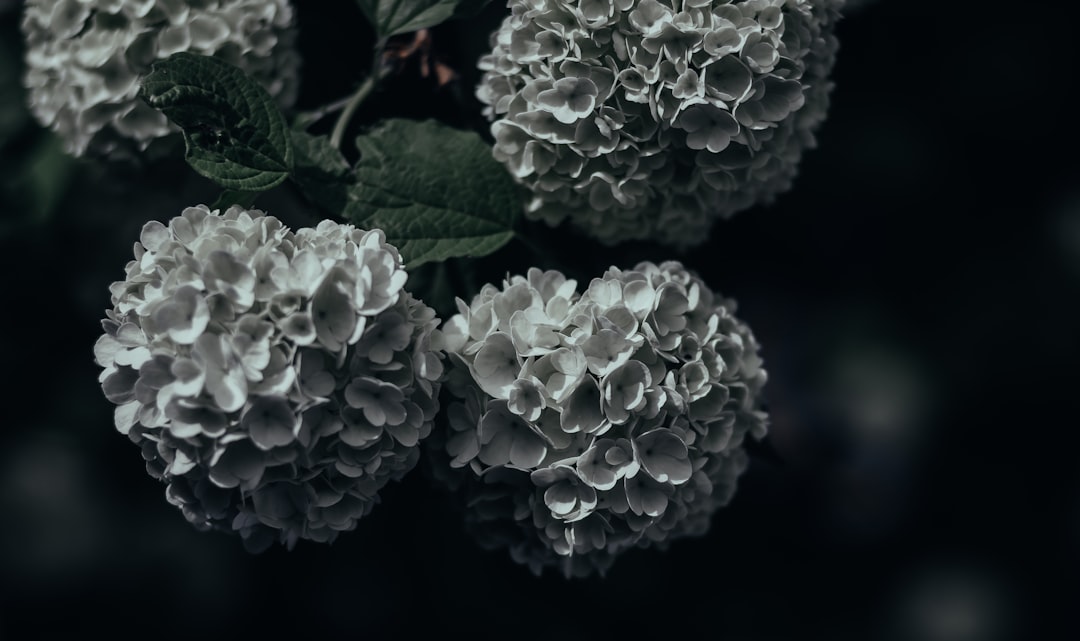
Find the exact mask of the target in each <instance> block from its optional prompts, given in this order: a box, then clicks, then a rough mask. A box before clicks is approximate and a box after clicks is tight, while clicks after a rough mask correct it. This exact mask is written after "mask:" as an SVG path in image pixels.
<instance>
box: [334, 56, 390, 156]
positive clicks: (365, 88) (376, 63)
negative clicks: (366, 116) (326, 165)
mask: <svg viewBox="0 0 1080 641" xmlns="http://www.w3.org/2000/svg"><path fill="white" fill-rule="evenodd" d="M385 47H386V42H385V40H380V41H379V42H378V43H377V44H376V45H375V52H374V58H373V59H372V61H371V72H370V73H369V74H368V77H367V78H365V79H364V82H363V83H361V84H360V88H359V89H357V90H356V93H354V94H353V95H352V98H349V102H347V103H346V104H345V109H344V110H343V111H342V112H341V115H340V116H338V119H337V122H335V123H334V131H333V132H332V133H331V134H330V144H331V145H333V146H334V148H336V149H341V139H342V138H344V137H345V129H346V128H348V126H349V121H350V120H352V117H353V114H355V113H356V110H357V109H358V108H359V107H360V104H361V103H362V102H364V100H366V99H367V97H368V96H369V95H371V92H372V91H374V89H375V85H377V84H379V81H380V80H382V76H383V74H384V70H383V66H382V58H383V49H384V48H385Z"/></svg>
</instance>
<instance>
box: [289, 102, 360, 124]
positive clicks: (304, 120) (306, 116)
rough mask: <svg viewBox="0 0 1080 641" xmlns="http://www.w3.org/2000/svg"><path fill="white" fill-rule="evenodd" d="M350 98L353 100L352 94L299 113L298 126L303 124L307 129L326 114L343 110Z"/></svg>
mask: <svg viewBox="0 0 1080 641" xmlns="http://www.w3.org/2000/svg"><path fill="white" fill-rule="evenodd" d="M350 100H352V96H346V97H344V98H340V99H338V100H335V101H334V102H332V103H330V104H328V105H325V106H323V107H319V108H318V109H315V110H313V111H305V112H303V113H300V114H297V116H296V123H297V124H296V126H302V127H303V128H304V129H307V128H308V127H310V126H311V125H314V124H315V123H317V122H319V121H320V120H322V119H323V118H325V117H326V116H329V115H330V114H332V113H334V112H336V111H341V110H342V109H344V108H345V105H347V104H349V101H350Z"/></svg>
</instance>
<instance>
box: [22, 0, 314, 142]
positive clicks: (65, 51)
mask: <svg viewBox="0 0 1080 641" xmlns="http://www.w3.org/2000/svg"><path fill="white" fill-rule="evenodd" d="M293 18H294V14H293V8H292V5H291V3H290V0H27V2H26V9H25V13H24V14H23V21H22V28H23V33H24V35H25V36H26V78H25V82H26V86H27V88H28V89H29V98H30V110H31V111H32V112H33V114H34V116H35V117H36V118H37V120H38V121H39V122H40V123H41V124H42V125H44V126H46V127H51V128H52V129H53V130H54V131H56V132H57V133H58V134H59V136H60V137H61V139H62V140H63V142H64V146H65V149H66V150H67V151H68V153H71V154H74V155H76V156H81V155H83V154H85V153H87V152H89V153H93V154H95V155H105V156H119V155H123V154H128V153H133V152H134V151H135V150H144V149H146V147H147V145H149V144H150V142H152V141H153V140H155V139H158V138H161V137H163V136H166V135H167V134H170V133H172V132H174V131H177V129H176V128H175V126H173V125H172V124H171V123H169V121H168V120H167V119H166V118H165V116H164V115H163V114H162V113H161V112H159V111H157V110H155V109H152V108H151V107H149V106H147V105H146V104H145V103H143V101H142V100H139V99H138V98H137V97H136V96H137V93H138V91H139V80H140V78H141V77H142V76H143V75H145V74H146V73H148V72H149V71H150V65H151V64H152V63H153V62H154V61H155V60H160V59H163V58H167V57H169V56H170V55H172V54H174V53H177V52H181V51H186V52H191V53H196V54H201V55H207V56H216V57H219V58H221V59H223V60H225V61H227V62H229V63H231V64H233V65H236V66H238V67H240V68H241V69H243V70H244V71H245V72H247V73H248V74H249V75H250V76H252V77H253V78H255V79H256V80H257V81H259V82H260V83H261V84H262V85H263V87H265V88H266V89H267V91H268V92H269V93H270V95H272V96H274V97H275V98H276V99H277V101H278V102H279V103H280V104H281V105H282V106H283V107H289V106H291V105H292V103H293V101H294V100H295V99H296V92H297V89H298V86H299V76H298V69H299V57H298V55H297V53H296V51H295V48H294V40H295V37H296V34H295V29H294V28H293Z"/></svg>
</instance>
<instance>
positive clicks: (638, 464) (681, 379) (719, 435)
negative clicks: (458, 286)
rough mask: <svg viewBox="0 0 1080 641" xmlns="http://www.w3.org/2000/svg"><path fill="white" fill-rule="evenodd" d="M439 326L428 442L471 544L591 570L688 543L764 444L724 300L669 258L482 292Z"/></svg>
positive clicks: (529, 560) (522, 280)
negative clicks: (441, 369)
mask: <svg viewBox="0 0 1080 641" xmlns="http://www.w3.org/2000/svg"><path fill="white" fill-rule="evenodd" d="M458 307H459V309H460V314H458V315H456V316H454V317H453V318H452V319H450V320H449V321H448V322H447V323H446V325H445V326H444V328H443V334H444V338H445V340H446V347H447V353H448V356H449V360H450V362H451V363H452V367H451V368H450V373H449V377H448V379H447V382H446V387H447V389H448V390H449V391H450V392H451V393H452V394H453V396H454V397H455V400H454V401H453V402H452V403H450V404H449V405H448V410H447V413H448V422H449V429H447V430H446V433H445V434H440V435H439V436H438V437H433V438H432V439H431V440H430V441H429V445H430V446H431V448H432V451H433V454H434V455H435V457H434V458H435V459H441V461H442V462H441V463H440V462H436V463H435V465H434V468H435V472H436V474H437V475H438V476H439V477H440V480H441V481H442V482H443V483H445V484H446V485H448V486H449V487H451V488H454V490H455V491H456V492H457V493H458V494H459V495H460V496H461V497H462V498H463V499H464V502H465V503H466V505H467V507H466V513H467V520H468V522H469V523H470V525H471V526H473V527H472V529H474V530H475V534H476V536H477V537H478V538H479V540H480V542H481V544H482V545H484V546H485V547H492V548H498V547H506V548H509V550H510V553H511V555H512V556H513V558H514V559H515V560H516V561H518V562H520V563H523V564H527V565H528V566H529V567H530V568H531V569H532V570H533V571H534V572H537V573H539V572H540V571H541V570H542V569H543V568H544V567H545V566H556V567H559V568H561V569H562V571H563V572H565V573H566V574H567V575H586V574H589V573H591V572H592V571H594V570H599V571H604V570H606V569H607V568H608V567H609V566H610V564H611V563H612V562H613V561H614V559H615V558H616V556H617V555H618V554H619V553H621V552H623V551H624V550H626V549H628V548H632V547H635V546H640V547H645V546H649V545H653V544H661V545H662V544H665V543H666V542H668V541H670V540H672V539H675V538H677V537H681V536H687V535H699V534H702V533H704V532H705V531H706V530H707V529H708V527H709V521H710V517H711V516H712V513H713V512H714V510H715V509H716V508H718V507H720V506H722V505H724V504H726V503H727V502H728V501H729V500H730V499H731V497H732V495H733V493H734V491H735V482H736V478H737V477H738V475H739V474H740V473H741V472H742V471H743V469H744V468H745V466H746V454H745V452H744V450H743V449H742V447H741V445H742V443H743V441H744V438H745V436H746V435H747V434H751V435H752V436H754V437H756V438H760V437H762V436H764V434H765V431H766V424H767V423H766V415H765V413H764V412H763V411H761V409H760V392H761V388H762V386H763V385H764V383H765V379H766V375H765V371H764V370H763V369H762V367H761V365H762V362H761V359H760V358H759V357H758V345H757V343H756V342H755V340H754V337H753V335H752V334H751V332H750V330H749V328H748V327H747V326H746V325H745V324H743V323H742V322H741V321H739V320H738V319H736V318H735V317H734V316H733V315H732V313H733V311H734V303H733V302H732V301H729V300H724V299H722V298H720V297H718V296H716V295H714V294H713V292H712V291H710V289H709V288H708V286H706V285H705V283H704V282H702V281H701V280H700V278H698V277H697V276H695V275H693V274H691V273H690V272H688V271H687V270H686V269H684V268H683V266H682V265H681V264H679V263H677V262H666V263H663V264H661V265H659V266H657V265H655V264H652V263H641V264H639V265H638V266H637V267H635V268H634V269H633V270H628V271H622V270H620V269H617V268H614V267H612V268H611V269H609V270H608V271H607V272H606V273H605V274H604V275H603V276H602V277H601V278H596V279H594V280H593V281H592V282H591V283H590V284H589V286H588V287H587V288H586V290H585V291H584V293H579V292H578V291H577V283H576V282H575V281H573V280H567V279H566V278H565V277H564V276H563V274H561V273H559V272H557V271H548V272H542V271H540V270H538V269H532V270H529V272H528V275H527V276H525V277H521V276H514V277H511V278H510V279H509V280H507V281H505V282H504V283H503V286H502V288H498V287H495V286H494V285H490V284H489V285H486V286H485V287H484V288H483V289H482V291H481V292H480V293H479V294H478V295H477V296H476V297H475V298H474V300H473V301H472V304H471V305H466V304H465V303H464V302H463V301H460V300H459V301H458Z"/></svg>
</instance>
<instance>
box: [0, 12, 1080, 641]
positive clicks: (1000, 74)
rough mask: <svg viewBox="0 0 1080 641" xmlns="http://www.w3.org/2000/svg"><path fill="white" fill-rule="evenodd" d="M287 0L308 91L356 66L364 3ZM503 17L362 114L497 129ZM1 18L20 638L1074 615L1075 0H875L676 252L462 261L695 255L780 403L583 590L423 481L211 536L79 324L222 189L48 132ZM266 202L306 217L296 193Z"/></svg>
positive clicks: (1, 522)
mask: <svg viewBox="0 0 1080 641" xmlns="http://www.w3.org/2000/svg"><path fill="white" fill-rule="evenodd" d="M299 4H300V5H302V6H300V8H299V21H300V29H301V40H300V48H301V53H302V54H303V56H304V59H305V68H304V75H303V87H302V93H301V101H300V105H299V107H300V108H301V109H310V108H314V107H316V106H318V105H319V104H322V103H325V102H328V101H330V100H333V99H336V98H338V97H341V96H343V95H346V94H347V93H349V92H350V91H351V90H352V88H353V87H355V84H356V82H358V81H359V79H360V78H361V77H362V75H363V73H364V72H365V70H366V69H367V68H368V61H367V58H368V56H369V55H370V54H368V53H367V52H366V47H367V45H366V44H365V43H367V42H369V35H370V34H369V33H368V31H367V29H366V27H365V26H364V25H363V23H362V18H361V16H360V14H359V12H358V11H357V10H356V9H355V6H354V3H352V2H351V1H350V0H332V1H327V2H300V3H299ZM502 11H503V9H502V7H501V6H498V2H497V0H496V6H492V7H489V8H488V10H486V11H485V12H484V14H483V15H482V16H481V17H480V18H478V19H476V20H472V21H469V22H457V23H450V24H447V25H445V26H443V27H440V28H438V29H436V31H435V34H434V45H435V52H436V53H437V54H438V55H440V56H442V59H443V60H444V61H446V62H447V64H450V65H451V66H453V67H454V68H456V69H458V70H459V71H460V72H461V73H462V79H461V81H460V83H459V85H458V86H456V87H455V86H451V87H446V88H443V89H441V90H437V89H436V88H434V87H433V86H432V84H431V83H430V82H425V81H423V80H422V79H420V78H418V77H417V75H416V73H415V72H416V69H415V68H407V69H405V70H404V71H403V73H402V75H401V76H399V77H397V78H394V79H392V80H391V81H389V82H388V83H387V86H386V88H385V90H384V91H383V92H382V93H381V94H379V96H378V97H377V98H376V99H375V100H373V101H372V102H371V103H369V104H368V105H367V106H366V107H365V108H364V109H363V110H362V111H361V113H360V114H359V120H360V121H361V122H370V121H371V120H372V119H374V118H377V117H379V116H383V115H389V114H392V113H397V114H403V115H408V116H413V117H427V116H434V117H438V118H441V119H443V120H445V121H447V122H449V123H451V124H454V125H457V126H472V127H476V128H478V129H482V128H483V120H482V118H480V117H479V115H478V111H477V109H478V107H477V105H476V103H475V102H474V101H473V100H472V99H471V93H472V86H473V83H474V82H475V79H476V73H475V71H472V70H471V68H472V65H473V61H474V60H475V57H476V55H478V54H479V53H480V52H481V51H482V50H483V49H484V48H486V35H485V34H486V33H487V32H488V31H489V30H490V29H491V28H493V27H494V26H495V25H496V24H497V22H498V20H499V18H500V15H501V13H502ZM0 12H2V13H0V45H2V49H0V60H2V63H0V83H2V88H0V154H2V156H0V274H2V279H3V287H4V292H5V294H6V296H5V298H4V301H5V305H4V306H3V308H2V309H3V323H4V329H3V334H2V336H3V338H4V347H3V351H2V352H0V354H2V355H3V366H4V370H5V371H4V373H3V375H2V377H3V380H4V385H3V387H2V388H0V389H2V393H3V395H4V396H3V398H4V408H5V409H6V412H5V414H4V416H3V419H2V420H0V638H2V639H8V638H10V639H22V638H36V637H46V636H48V637H55V636H59V635H61V634H80V633H82V634H86V633H89V632H91V631H93V632H95V633H96V632H101V633H104V634H108V635H111V636H120V637H125V638H126V637H140V638H159V637H166V638H173V637H177V638H180V637H186V638H192V636H199V637H207V638H217V637H225V636H226V635H228V636H232V637H234V638H237V636H238V635H243V638H257V637H258V636H272V637H284V636H286V635H288V636H298V637H300V638H320V636H321V635H322V636H328V635H330V634H333V635H334V637H335V638H337V637H340V636H345V635H347V636H350V637H364V638H368V637H370V638H379V637H383V636H391V635H392V636H394V637H404V636H407V635H409V636H411V635H419V634H439V635H444V636H445V635H454V636H457V635H458V634H461V635H465V636H469V637H477V638H488V637H492V638H494V637H501V638H543V639H602V638H611V637H615V635H620V636H622V637H624V638H625V637H627V636H629V637H630V638H637V637H643V638H645V637H648V638H675V637H679V638H709V639H725V640H732V641H742V640H768V639H792V640H805V639H826V640H832V639H857V640H879V639H880V640H883V641H892V640H896V641H1003V640H1009V639H1075V638H1080V636H1078V635H1080V629H1078V628H1080V625H1078V623H1077V621H1076V615H1075V613H1074V612H1073V611H1072V610H1074V609H1075V606H1076V605H1077V599H1078V597H1080V580H1078V577H1080V574H1078V571H1080V466H1078V465H1077V448H1076V443H1077V441H1078V439H1077V438H1076V435H1075V432H1076V431H1077V430H1078V429H1080V421H1078V420H1077V415H1076V400H1075V399H1076V398H1077V396H1076V388H1077V382H1078V377H1077V376H1076V374H1075V371H1076V368H1077V363H1078V356H1080V349H1078V347H1080V345H1078V334H1080V308H1078V305H1077V297H1078V295H1080V179H1078V176H1080V174H1078V170H1080V160H1078V158H1077V150H1078V149H1080V147H1078V143H1080V139H1078V135H1077V128H1076V122H1077V108H1076V106H1075V103H1074V102H1073V100H1072V98H1071V96H1072V95H1073V94H1074V93H1075V92H1076V90H1077V89H1078V86H1077V84H1078V83H1077V74H1078V71H1080V69H1078V65H1077V62H1078V60H1080V55H1078V53H1077V49H1076V46H1077V45H1076V38H1075V29H1076V24H1077V17H1078V15H1077V14H1078V11H1077V9H1076V8H1075V3H1072V2H1066V1H1064V0H1061V1H1059V2H1035V1H1030V0H1029V1H1025V2H1011V3H1005V2H990V1H986V2H961V1H958V0H957V1H952V2H948V1H940V2H912V1H909V0H878V1H877V2H876V3H874V2H871V3H868V4H867V5H866V6H865V7H864V8H862V9H860V10H859V11H857V12H854V13H853V14H852V15H851V16H849V17H848V18H847V19H845V20H844V21H843V22H842V23H841V25H840V27H839V36H840V39H841V42H842V49H841V52H840V57H839V63H838V66H837V69H836V73H835V81H836V89H835V92H834V94H833V99H834V100H833V108H832V110H831V114H830V117H829V120H828V121H827V122H826V124H825V126H824V128H823V129H822V130H821V132H820V136H819V139H820V146H819V148H818V149H817V150H814V151H812V152H810V153H809V154H808V155H807V156H806V158H805V161H804V163H803V165H802V172H801V175H800V177H799V178H798V180H797V182H796V185H795V188H794V189H793V190H792V191H791V192H789V193H788V194H786V195H784V196H783V197H782V198H780V199H779V201H778V202H777V203H776V204H775V205H773V206H771V207H767V208H757V209H755V210H752V211H747V212H744V213H742V214H741V215H738V216H736V217H735V218H734V219H733V220H732V221H730V222H728V223H725V224H720V225H718V226H717V227H716V229H715V230H714V233H713V237H712V240H711V241H710V242H709V243H708V244H707V245H705V246H703V247H701V248H700V249H697V250H694V251H692V252H690V253H688V254H686V255H683V256H677V255H675V254H673V253H672V252H670V251H666V250H663V249H658V248H656V247H649V246H645V245H634V246H630V247H623V248H619V249H618V250H613V249H605V250H602V251H598V250H596V249H595V248H594V247H593V245H591V244H589V243H588V242H587V241H584V240H582V239H578V238H575V237H573V236H571V235H569V234H567V233H556V234H550V233H549V234H542V236H543V238H544V239H545V242H552V241H557V242H558V243H559V245H558V247H557V248H556V251H555V252H554V254H553V256H552V257H547V258H544V259H537V258H534V257H531V256H528V255H527V254H524V250H523V248H522V247H521V246H516V245H511V246H510V247H508V248H506V249H505V250H503V251H502V252H500V253H499V254H496V255H495V256H492V257H490V258H488V259H485V260H483V261H480V262H479V263H478V264H479V269H480V272H481V275H483V276H484V277H485V278H487V279H491V280H495V279H498V278H499V277H500V275H501V273H505V271H506V270H507V269H520V268H521V267H523V266H524V265H525V264H528V263H530V262H535V263H538V264H540V265H541V266H544V267H556V266H559V265H558V257H559V256H563V257H565V256H568V255H575V254H579V255H583V256H584V259H583V262H582V263H580V264H579V268H581V267H583V266H584V265H585V264H587V263H589V261H591V262H592V263H593V264H595V265H597V266H598V267H597V269H599V268H600V267H602V266H605V265H607V264H618V265H622V266H630V265H632V264H633V263H634V262H635V261H636V260H638V259H641V258H650V259H652V260H657V261H659V260H663V259H666V258H671V257H680V258H682V259H683V260H684V261H685V262H686V264H687V265H688V266H690V267H692V268H694V269H696V270H698V271H699V272H700V273H701V274H702V275H703V276H704V277H705V278H706V280H707V281H708V282H709V283H710V284H711V285H712V286H713V287H714V288H715V289H717V290H720V291H722V292H723V293H724V294H725V295H728V296H732V297H734V298H736V299H738V300H739V302H740V308H739V314H740V316H741V317H742V318H744V319H745V320H746V321H747V322H748V323H749V324H750V325H751V327H752V328H753V329H754V332H755V334H756V335H757V337H758V339H759V341H760V342H761V344H762V345H763V356H764V358H765V361H766V367H767V369H768V371H769V374H770V383H769V385H768V386H767V388H766V390H767V394H768V399H769V406H770V410H771V415H772V421H773V427H772V429H771V432H770V437H769V439H768V445H767V447H764V448H759V449H758V450H756V451H755V453H754V458H753V463H752V465H751V467H750V469H749V471H748V472H747V474H746V475H745V476H744V477H743V479H742V481H741V486H740V490H739V492H738V493H737V494H736V497H735V500H734V501H733V502H732V504H731V505H730V506H729V507H727V508H726V509H724V510H721V511H720V512H718V513H717V514H716V516H715V518H714V519H713V528H712V531H711V533H710V534H709V535H708V536H707V537H704V538H700V539H693V540H684V541H680V542H678V543H676V544H675V545H673V546H672V547H671V548H670V550H668V551H667V552H658V551H655V550H649V551H634V552H632V553H629V554H627V555H625V556H624V557H623V558H622V559H620V560H619V561H618V562H617V563H616V564H615V566H614V568H613V569H612V570H611V572H610V573H609V575H608V576H607V577H606V578H594V579H589V580H573V581H567V580H564V579H562V578H561V577H560V576H557V575H555V574H546V575H544V576H543V577H541V578H535V577H533V576H532V575H530V574H529V572H528V571H527V570H526V569H525V568H523V567H518V566H516V565H514V564H513V563H512V562H511V561H510V559H509V558H508V556H507V555H505V554H504V553H497V552H484V551H482V550H480V549H478V548H477V547H476V546H475V545H474V544H473V543H472V541H471V540H470V539H469V538H468V536H467V535H466V534H465V533H464V532H463V530H462V527H461V524H460V520H459V518H458V517H457V515H455V514H454V513H453V512H452V511H451V509H450V508H449V507H445V506H444V503H445V501H444V500H443V497H442V496H441V495H440V494H438V493H437V492H434V491H432V490H431V489H430V488H429V485H428V479H427V478H426V477H425V476H424V474H423V473H421V472H419V471H418V472H417V473H415V474H413V475H411V476H410V477H409V478H408V479H407V480H406V481H405V482H404V483H402V484H398V485H391V486H389V487H387V488H386V490H384V492H383V499H384V501H383V504H382V505H381V506H380V507H378V508H377V509H376V510H375V512H374V513H373V514H372V515H371V516H370V517H368V518H367V519H366V520H365V521H363V522H362V523H361V526H360V528H359V529H358V530H357V531H355V532H353V533H350V534H347V535H344V536H342V537H340V539H339V540H338V541H337V542H336V543H334V544H333V545H331V546H321V545H317V544H312V543H301V544H300V545H299V546H298V547H297V548H296V549H295V550H294V551H292V552H287V551H285V550H284V549H280V548H277V547H275V548H273V549H271V550H270V551H269V552H267V553H265V554H262V555H260V556H251V555H248V554H247V553H245V552H244V551H243V549H242V547H241V545H240V543H239V540H238V539H236V538H233V537H230V536H226V535H222V534H201V533H198V532H196V531H194V530H193V529H192V528H191V527H190V526H189V525H188V524H187V523H186V522H185V521H184V519H183V517H182V516H181V515H180V514H179V512H178V511H177V510H175V508H173V507H172V506H170V505H168V504H167V503H166V502H165V500H164V496H163V494H164V487H163V486H162V485H160V484H158V482H156V481H154V480H152V479H151V478H150V477H148V476H147V475H146V473H145V471H144V469H143V463H142V461H141V459H140V457H139V454H138V451H137V449H136V448H134V447H133V446H132V445H131V444H130V443H129V442H128V441H127V439H125V438H124V437H122V436H120V435H119V434H117V433H116V431H115V429H114V428H113V426H112V406H111V405H110V404H109V403H108V402H107V401H106V400H105V399H104V397H103V396H102V394H101V392H100V389H99V387H98V384H97V381H96V377H97V374H98V372H99V368H98V367H97V366H96V365H94V363H93V361H92V358H93V356H92V351H91V346H92V345H93V343H94V341H95V339H96V338H97V336H98V335H99V334H100V327H99V325H98V322H97V321H98V320H99V319H100V318H101V317H102V315H103V311H104V309H105V308H106V306H107V305H108V304H109V296H108V291H107V287H108V284H109V283H110V282H111V281H113V280H116V279H119V278H121V277H122V275H123V271H122V270H123V265H124V263H125V262H126V261H127V260H129V258H130V255H131V254H130V252H131V244H132V242H133V241H134V240H135V239H136V238H137V236H138V230H139V228H140V227H141V226H142V224H143V223H144V222H145V221H146V220H148V219H159V220H167V219H168V218H170V217H172V216H174V215H177V214H178V213H179V211H180V210H181V209H182V208H183V207H184V206H186V205H189V204H195V203H197V202H208V201H212V200H213V198H214V197H215V190H214V188H213V187H212V186H210V185H209V184H208V183H206V182H205V181H203V180H202V179H199V178H197V177H195V176H194V174H193V172H191V171H190V170H189V169H188V168H187V167H186V166H185V165H184V164H183V162H182V161H179V160H177V159H173V160H172V161H170V162H166V163H164V164H162V165H159V166H157V167H156V168H155V170H154V171H153V172H151V173H149V174H139V173H137V172H134V171H131V170H125V169H117V168H110V169H107V170H103V169H101V168H100V167H96V166H94V165H93V164H91V163H86V162H71V161H68V160H65V158H64V157H63V156H62V155H58V154H57V153H56V150H55V147H54V146H53V145H52V143H51V142H50V141H51V139H50V138H49V137H48V136H46V135H44V134H43V133H42V132H41V131H39V130H38V129H36V128H35V127H34V126H33V124H32V123H31V122H30V121H29V120H28V118H27V115H26V113H25V109H23V108H22V106H21V105H22V104H23V97H22V96H21V93H20V90H19V86H18V85H19V83H18V78H19V74H20V73H21V72H20V71H19V65H20V64H21V63H20V56H21V44H20V42H19V39H18V13H19V8H18V3H17V2H10V1H9V2H6V3H4V2H0ZM325 126H327V127H328V125H325ZM258 206H260V207H262V208H265V209H266V210H268V212H269V213H271V214H275V215H278V216H279V217H281V218H283V219H285V220H286V221H287V222H291V223H293V224H306V221H305V220H303V216H302V214H300V213H298V212H299V209H298V201H297V199H296V196H295V194H293V193H291V192H290V191H288V190H287V189H282V190H277V191H275V192H273V193H271V194H267V195H265V196H263V197H262V198H260V200H259V202H258ZM523 255H524V256H525V257H524V258H522V256H523Z"/></svg>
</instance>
